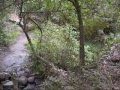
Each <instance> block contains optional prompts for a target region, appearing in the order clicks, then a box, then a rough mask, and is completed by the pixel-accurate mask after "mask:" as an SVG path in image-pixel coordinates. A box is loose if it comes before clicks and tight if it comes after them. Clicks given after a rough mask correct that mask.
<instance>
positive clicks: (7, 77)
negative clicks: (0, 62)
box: [0, 72, 11, 81]
mask: <svg viewBox="0 0 120 90" xmlns="http://www.w3.org/2000/svg"><path fill="white" fill-rule="evenodd" d="M10 79H11V75H10V74H9V73H5V72H2V73H0V81H4V80H10Z"/></svg>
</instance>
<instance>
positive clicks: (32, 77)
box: [28, 76, 35, 84]
mask: <svg viewBox="0 0 120 90" xmlns="http://www.w3.org/2000/svg"><path fill="white" fill-rule="evenodd" d="M28 83H31V84H33V83H35V77H34V76H31V77H29V78H28Z"/></svg>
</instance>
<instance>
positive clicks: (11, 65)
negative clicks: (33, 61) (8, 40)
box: [2, 33, 28, 71]
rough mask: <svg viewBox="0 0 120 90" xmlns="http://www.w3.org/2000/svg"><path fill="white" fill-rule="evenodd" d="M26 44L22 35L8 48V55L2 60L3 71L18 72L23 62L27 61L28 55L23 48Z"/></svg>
mask: <svg viewBox="0 0 120 90" xmlns="http://www.w3.org/2000/svg"><path fill="white" fill-rule="evenodd" d="M26 43H27V39H26V37H25V35H24V34H23V33H22V34H21V35H20V36H19V37H18V39H17V40H16V43H15V44H13V45H11V46H10V47H9V49H10V52H9V54H8V55H6V56H5V57H4V58H3V60H2V68H3V69H4V71H13V70H17V71H18V70H19V69H20V67H22V65H23V64H24V63H25V61H27V59H28V53H27V49H26V47H25V44H26Z"/></svg>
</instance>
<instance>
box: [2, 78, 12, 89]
mask: <svg viewBox="0 0 120 90" xmlns="http://www.w3.org/2000/svg"><path fill="white" fill-rule="evenodd" d="M3 90H14V84H13V82H12V81H9V80H6V81H4V82H3Z"/></svg>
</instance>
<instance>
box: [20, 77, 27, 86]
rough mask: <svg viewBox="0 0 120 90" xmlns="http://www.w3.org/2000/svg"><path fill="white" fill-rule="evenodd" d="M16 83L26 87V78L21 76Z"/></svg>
mask: <svg viewBox="0 0 120 90" xmlns="http://www.w3.org/2000/svg"><path fill="white" fill-rule="evenodd" d="M18 83H19V85H27V77H25V76H21V77H20V78H19V79H18Z"/></svg>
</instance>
